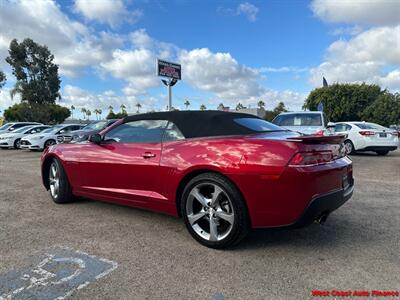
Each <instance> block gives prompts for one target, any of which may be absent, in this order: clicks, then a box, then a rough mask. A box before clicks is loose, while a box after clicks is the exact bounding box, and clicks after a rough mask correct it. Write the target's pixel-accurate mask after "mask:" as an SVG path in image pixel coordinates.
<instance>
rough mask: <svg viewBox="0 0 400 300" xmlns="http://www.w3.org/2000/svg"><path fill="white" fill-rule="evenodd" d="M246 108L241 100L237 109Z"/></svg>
mask: <svg viewBox="0 0 400 300" xmlns="http://www.w3.org/2000/svg"><path fill="white" fill-rule="evenodd" d="M244 108H246V107H244V106H243V104H242V103H240V102H239V103H238V104H237V105H236V110H241V109H244Z"/></svg>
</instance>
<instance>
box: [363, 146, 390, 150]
mask: <svg viewBox="0 0 400 300" xmlns="http://www.w3.org/2000/svg"><path fill="white" fill-rule="evenodd" d="M396 149H397V146H368V147H365V148H362V149H357V151H394V150H396Z"/></svg>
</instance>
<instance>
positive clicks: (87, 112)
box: [86, 109, 92, 120]
mask: <svg viewBox="0 0 400 300" xmlns="http://www.w3.org/2000/svg"><path fill="white" fill-rule="evenodd" d="M86 115H87V119H88V120H89V119H90V116H91V115H92V112H91V111H90V109H87V110H86Z"/></svg>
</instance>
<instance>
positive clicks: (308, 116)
mask: <svg viewBox="0 0 400 300" xmlns="http://www.w3.org/2000/svg"><path fill="white" fill-rule="evenodd" d="M272 123H274V124H276V125H278V126H280V127H283V128H285V129H289V130H292V131H297V132H300V133H303V134H307V135H310V134H320V135H324V134H325V132H326V127H327V125H328V120H327V118H326V116H325V114H324V113H323V112H320V111H299V112H283V113H280V114H279V115H278V116H276V117H275V118H274V119H273V120H272Z"/></svg>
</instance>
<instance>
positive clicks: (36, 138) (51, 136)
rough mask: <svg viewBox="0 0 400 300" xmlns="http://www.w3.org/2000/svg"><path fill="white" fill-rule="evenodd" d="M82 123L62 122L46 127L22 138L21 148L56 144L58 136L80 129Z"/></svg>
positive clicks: (35, 148)
mask: <svg viewBox="0 0 400 300" xmlns="http://www.w3.org/2000/svg"><path fill="white" fill-rule="evenodd" d="M82 127H83V125H80V124H61V125H55V126H53V127H51V128H48V129H45V130H43V131H42V132H40V133H36V134H32V135H29V136H27V137H24V138H22V139H21V146H20V147H21V149H29V150H43V149H45V148H47V147H49V146H51V145H54V144H56V141H57V136H58V135H60V134H65V133H67V132H70V131H74V130H79V129H81V128H82Z"/></svg>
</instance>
